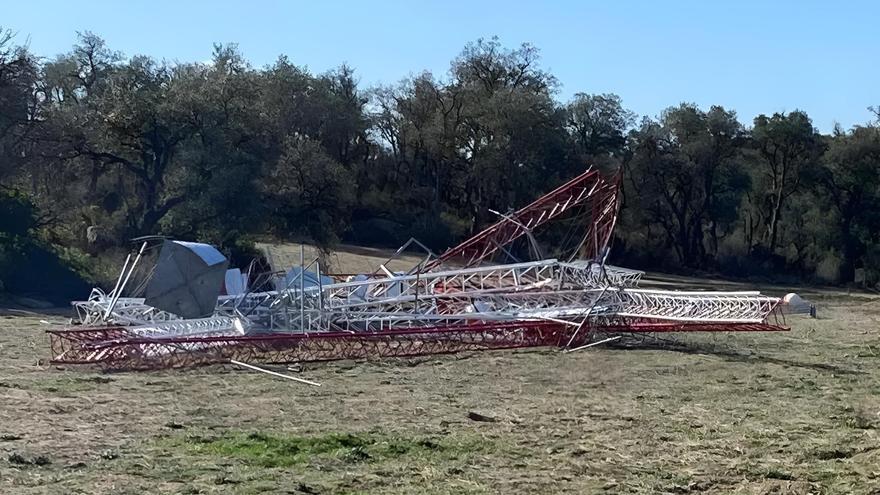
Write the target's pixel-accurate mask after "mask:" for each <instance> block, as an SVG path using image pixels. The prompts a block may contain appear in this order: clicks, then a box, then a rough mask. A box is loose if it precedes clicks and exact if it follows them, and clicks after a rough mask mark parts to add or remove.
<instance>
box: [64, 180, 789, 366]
mask: <svg viewBox="0 0 880 495" xmlns="http://www.w3.org/2000/svg"><path fill="white" fill-rule="evenodd" d="M619 186H620V175H619V174H618V175H616V176H615V177H613V178H611V179H608V178H605V177H603V176H602V175H601V174H599V173H598V171H596V170H587V171H586V172H584V173H583V174H581V175H579V176H578V177H575V178H574V179H572V180H571V181H569V182H567V183H566V184H564V185H562V186H560V187H559V188H557V189H555V190H553V191H551V192H550V193H548V194H546V195H544V196H542V197H541V198H539V199H538V200H536V201H535V202H533V203H532V204H530V205H528V206H526V207H525V208H522V209H520V210H518V211H516V212H515V213H513V214H511V215H502V217H503V218H502V220H500V221H499V222H497V223H496V224H494V225H492V226H490V227H489V228H487V229H485V230H483V231H482V232H480V233H479V234H477V235H476V236H474V237H472V238H471V239H468V240H467V241H465V242H463V243H462V244H460V245H458V246H456V247H453V248H451V249H449V250H447V251H446V252H445V253H443V254H442V255H441V256H439V257H438V258H436V259H434V260H433V261H428V262H427V264H424V265H421V266H420V267H417V269H414V270H412V271H411V272H410V273H407V274H399V275H395V274H392V273H390V272H388V271H387V270H384V272H385V273H386V275H387V276H385V277H381V276H376V274H373V275H372V276H369V277H363V278H364V279H363V280H351V281H347V282H337V283H328V284H324V283H322V282H321V280H322V279H321V277H320V274H318V276H317V277H315V279H316V280H318V282H317V284H312V285H310V286H305V285H304V284H303V283H302V281H301V280H297V279H296V277H294V279H293V280H290V281H289V282H288V283H287V284H286V285H285V286H284V287H283V288H282V289H280V290H275V291H268V292H256V293H247V294H244V295H239V296H222V297H220V298H219V300H218V302H217V307H216V310H215V313H214V316H212V317H209V318H200V319H181V318H179V317H178V316H176V315H173V314H170V313H168V312H164V311H161V310H158V309H156V308H153V307H150V306H148V305H146V304H145V302H144V299H139V298H133V297H119V295H120V293H121V287H120V288H118V290H116V289H114V292H113V293H111V294H105V293H104V292H102V291H100V290H99V289H95V290H94V291H93V292H92V294H91V296H90V297H89V299H88V300H87V301H79V302H74V303H73V304H74V307H75V308H76V309H77V313H78V317H79V321H80V322H81V323H82V324H83V326H82V327H79V328H75V329H64V330H51V331H49V335H50V341H51V346H52V353H53V359H52V361H53V362H54V363H66V364H96V365H100V366H103V367H105V368H108V369H159V368H168V367H181V366H192V365H200V364H212V363H222V362H228V361H229V360H230V359H235V360H239V361H262V362H270V363H285V362H304V361H325V360H333V359H364V358H383V357H406V356H418V355H426V354H440V353H451V352H459V351H475V350H489V349H509V348H520V347H523V348H525V347H566V348H570V347H572V346H579V345H582V344H585V343H588V342H590V341H592V340H593V339H594V338H595V337H596V336H597V335H603V334H655V333H668V332H745V331H749V332H763V331H784V330H787V327H785V326H784V325H782V324H780V323H779V321H778V320H779V318H780V317H781V315H782V314H784V313H785V312H786V311H784V309H785V308H784V307H783V306H784V304H785V302H784V301H783V300H781V299H780V298H776V297H769V296H765V295H762V294H760V293H758V292H704V291H670V290H646V289H639V288H638V284H639V281H640V280H641V277H642V275H643V273H642V272H640V271H637V270H629V269H626V268H620V267H614V266H610V265H605V264H604V261H602V259H603V257H604V254H605V252H606V248H607V246H608V243H609V241H610V238H611V235H612V231H613V228H614V225H615V223H616V219H617V212H618V208H619ZM584 205H587V206H588V207H589V211H590V216H589V220H588V221H587V223H586V225H585V228H586V234H585V236H584V242H583V246H584V251H585V252H586V253H587V255H588V256H589V258H591V259H589V260H581V261H569V262H562V261H558V260H555V259H548V260H540V261H532V262H524V263H513V264H505V265H482V264H481V263H483V262H485V261H486V260H487V259H488V258H489V257H490V256H491V255H492V254H493V253H494V252H495V251H496V250H498V249H500V248H502V247H503V246H505V245H507V244H509V243H511V242H513V241H514V240H515V239H517V238H519V237H521V236H523V235H526V234H529V235H530V232H531V230H532V229H534V228H535V227H537V226H539V225H542V224H544V223H547V222H549V221H551V220H553V219H555V218H558V217H559V216H560V215H562V214H564V213H565V212H567V211H570V210H572V209H573V208H575V207H579V206H580V207H583V206H584ZM454 261H459V262H462V263H463V265H464V266H463V267H458V268H450V267H451V266H452V264H453V262H454ZM304 268H305V267H300V274H302V273H303V272H304ZM441 268H442V270H441ZM300 276H301V275H300ZM126 279H127V277H126ZM120 280H122V276H120ZM122 285H124V284H122ZM789 299H790V300H792V301H796V302H797V304H799V305H800V306H803V305H804V304H805V302H804V301H803V300H802V299H800V298H795V299H791V298H786V300H785V301H788V300H789ZM801 309H802V308H801ZM798 311H799V312H800V310H798ZM789 312H791V311H789ZM771 320H773V323H771V322H770V321H771ZM101 325H102V326H101Z"/></svg>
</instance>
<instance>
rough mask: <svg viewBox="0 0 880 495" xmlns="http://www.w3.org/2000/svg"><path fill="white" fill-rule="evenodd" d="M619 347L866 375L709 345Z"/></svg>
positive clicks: (670, 343)
mask: <svg viewBox="0 0 880 495" xmlns="http://www.w3.org/2000/svg"><path fill="white" fill-rule="evenodd" d="M619 347H622V348H626V349H641V350H655V351H669V352H679V353H682V354H695V355H707V356H717V357H720V358H722V359H724V360H725V361H731V362H739V363H770V364H778V365H780V366H791V367H793V368H802V369H809V370H814V371H819V372H824V373H834V374H838V375H865V374H867V373H866V372H864V371H861V370H854V369H849V368H843V367H840V366H835V365H833V364H826V363H808V362H803V361H797V360H794V359H783V358H775V357H770V356H763V355H761V354H753V353H748V354H746V353H742V352H738V351H735V350H731V349H723V348H719V347H717V346H710V345H700V344H693V343H682V342H674V341H667V340H656V341H651V340H645V341H643V342H639V343H627V344H622V345H620V346H619Z"/></svg>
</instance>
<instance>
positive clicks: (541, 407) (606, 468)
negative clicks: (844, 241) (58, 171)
mask: <svg viewBox="0 0 880 495" xmlns="http://www.w3.org/2000/svg"><path fill="white" fill-rule="evenodd" d="M818 297H819V298H820V300H819V302H820V304H822V306H821V312H820V316H821V317H822V318H821V319H820V320H798V321H796V322H794V330H793V331H792V332H790V333H785V334H762V335H758V334H750V335H723V336H718V337H716V338H712V337H690V338H688V339H686V341H685V345H683V346H679V347H677V348H676V349H677V350H664V349H651V348H641V349H615V348H596V349H591V350H589V351H586V352H580V353H573V354H560V353H557V352H553V351H549V350H546V351H530V352H494V353H483V354H471V355H457V356H446V357H431V358H425V359H419V360H409V361H386V362H378V363H351V362H340V363H331V364H314V365H307V366H306V369H305V370H304V371H303V376H304V377H307V378H309V379H313V380H317V381H319V382H321V383H322V384H323V386H322V387H321V388H312V387H306V386H302V385H298V384H293V383H289V382H286V381H281V380H275V379H273V378H271V377H268V376H264V375H260V374H256V373H252V372H248V371H243V370H240V369H233V368H231V367H223V366H215V367H208V368H200V369H193V370H185V371H166V372H156V373H119V374H100V373H96V372H94V371H89V370H83V369H58V368H56V367H51V366H47V365H45V364H42V360H43V359H45V358H46V357H47V355H48V350H47V348H46V347H47V346H46V344H47V339H46V337H45V336H44V334H43V332H42V331H41V328H42V327H41V326H40V324H39V323H38V318H26V317H7V318H3V319H0V356H2V361H0V493H4V494H7V493H8V494H18V493H88V494H92V493H133V494H134V493H136V494H143V493H590V492H602V491H605V492H609V493H627V492H629V493H685V492H706V493H731V492H735V493H870V492H872V491H876V490H880V478H878V477H880V443H878V431H880V430H878V428H880V371H878V364H880V338H878V325H877V323H878V319H880V301H878V300H877V299H876V298H869V297H855V296H853V297H846V296H845V295H839V294H835V295H832V296H827V297H824V298H822V296H821V294H818ZM470 411H476V412H479V413H481V414H483V415H486V416H490V417H492V418H495V419H496V421H495V422H477V421H472V420H471V419H469V418H468V412H470Z"/></svg>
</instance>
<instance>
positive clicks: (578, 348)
mask: <svg viewBox="0 0 880 495" xmlns="http://www.w3.org/2000/svg"><path fill="white" fill-rule="evenodd" d="M619 338H620V335H618V336H617V337H609V338H607V339H604V340H600V341H599V342H593V343H592V344H587V345H582V346H580V347H575V348H574V349H566V350H564V351H562V352H574V351H579V350H581V349H586V348H587V347H593V346H594V345H599V344H604V343H605V342H611V341H612V340H617V339H619Z"/></svg>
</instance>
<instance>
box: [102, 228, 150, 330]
mask: <svg viewBox="0 0 880 495" xmlns="http://www.w3.org/2000/svg"><path fill="white" fill-rule="evenodd" d="M145 249H147V242H146V241H144V243H143V244H141V249H140V250H139V251H138V254H137V256H135V258H134V261H133V262H132V264H131V268H130V269H129V270H128V274H126V276H125V280H123V281H122V285H121V286H120V287H119V293H117V294H114V295H113V300H111V301H110V306H108V307H107V311H106V312H105V313H104V321H107V318H109V317H110V313H112V312H113V307H114V306H116V302H117V301H119V296H120V295H121V294H122V289H124V288H125V286H126V285H128V279H129V278H131V274H132V273H134V269H135V267H136V266H137V264H138V261H140V260H141V256H143V254H144V250H145Z"/></svg>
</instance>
